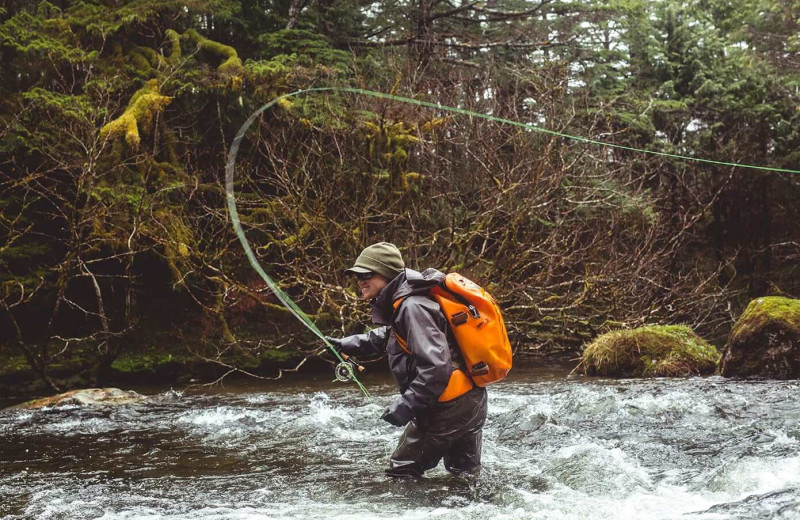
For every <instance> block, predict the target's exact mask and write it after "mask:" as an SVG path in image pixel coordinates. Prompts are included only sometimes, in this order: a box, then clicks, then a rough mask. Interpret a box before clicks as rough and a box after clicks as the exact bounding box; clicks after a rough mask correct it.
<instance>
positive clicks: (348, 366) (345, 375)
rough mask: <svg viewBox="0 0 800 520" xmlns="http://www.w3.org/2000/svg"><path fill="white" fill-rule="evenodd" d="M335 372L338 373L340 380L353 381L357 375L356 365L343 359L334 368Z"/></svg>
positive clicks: (337, 376) (337, 377)
mask: <svg viewBox="0 0 800 520" xmlns="http://www.w3.org/2000/svg"><path fill="white" fill-rule="evenodd" d="M333 373H334V374H335V375H336V379H337V380H338V381H342V382H347V381H352V380H353V379H355V377H356V367H355V366H354V365H353V364H352V363H350V362H348V361H342V362H341V363H339V364H338V365H336V368H334V369H333Z"/></svg>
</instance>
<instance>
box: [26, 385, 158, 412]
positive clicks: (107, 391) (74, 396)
mask: <svg viewBox="0 0 800 520" xmlns="http://www.w3.org/2000/svg"><path fill="white" fill-rule="evenodd" d="M144 398H145V397H144V396H143V395H141V394H137V393H136V392H134V391H132V390H120V389H119V388H86V389H83V390H71V391H69V392H65V393H63V394H58V395H52V396H50V397H43V398H41V399H34V400H32V401H27V402H25V403H22V404H18V405H16V406H12V407H11V408H17V409H24V410H32V409H35V408H43V407H45V406H63V405H69V404H72V405H80V406H107V405H120V404H131V403H137V402H139V401H141V400H143V399H144Z"/></svg>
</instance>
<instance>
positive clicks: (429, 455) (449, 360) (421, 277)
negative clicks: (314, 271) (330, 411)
mask: <svg viewBox="0 0 800 520" xmlns="http://www.w3.org/2000/svg"><path fill="white" fill-rule="evenodd" d="M345 273H347V274H350V275H353V276H355V277H356V278H357V279H358V287H359V289H360V290H361V297H362V298H363V299H365V300H369V302H370V305H371V307H372V322H373V323H375V324H377V325H381V327H378V328H376V329H373V330H371V331H369V332H368V333H366V334H356V335H353V336H348V337H346V338H342V339H336V338H328V340H330V341H331V343H332V344H333V345H334V347H336V348H339V349H341V351H342V352H344V353H345V354H348V355H356V356H358V355H367V354H374V353H376V352H377V353H380V354H383V353H385V354H386V355H387V358H388V361H389V368H390V369H391V371H392V375H393V376H394V378H395V380H396V381H397V385H398V387H399V390H400V395H399V396H398V397H397V398H396V399H395V401H394V402H393V403H392V404H391V405H390V406H389V407H388V408H387V409H386V411H385V412H384V413H383V415H382V416H381V419H383V420H385V421H386V422H388V423H390V424H393V425H394V426H405V431H404V432H403V435H402V436H401V437H400V444H399V445H398V446H397V449H396V450H395V451H394V453H393V454H392V456H391V459H390V460H389V467H388V468H387V469H386V473H387V475H390V476H392V477H421V476H422V474H423V472H424V471H426V470H429V469H432V468H435V467H436V465H437V464H439V461H440V460H442V459H444V465H445V468H447V470H448V471H450V472H452V473H455V474H459V473H463V472H468V473H472V474H476V473H477V472H478V470H479V469H480V463H481V444H482V429H483V423H484V422H485V420H486V410H487V403H486V389H485V388H481V387H478V386H476V385H474V384H473V382H472V381H471V380H470V378H469V376H467V375H466V374H467V372H466V371H465V370H464V368H465V367H464V361H463V359H462V356H461V353H460V351H459V349H458V344H457V343H456V341H455V338H454V337H453V334H452V332H451V331H450V329H449V326H448V323H447V321H446V319H445V316H444V314H443V313H442V310H441V308H440V307H439V304H438V303H436V301H434V300H433V299H432V298H431V297H430V296H429V291H430V289H431V288H432V287H434V286H436V285H437V284H439V283H440V282H441V281H442V280H443V279H444V277H445V275H444V274H443V273H441V272H439V271H437V270H435V269H426V270H425V271H423V272H422V273H419V272H417V271H413V270H411V269H406V268H405V264H404V263H403V258H402V256H401V255H400V251H399V250H398V249H397V247H395V246H394V245H393V244H390V243H388V242H380V243H377V244H373V245H371V246H369V247H367V248H366V249H364V250H363V251H362V252H361V254H360V255H359V256H358V258H357V259H356V261H355V264H354V265H353V267H351V268H350V269H347V270H346V271H345Z"/></svg>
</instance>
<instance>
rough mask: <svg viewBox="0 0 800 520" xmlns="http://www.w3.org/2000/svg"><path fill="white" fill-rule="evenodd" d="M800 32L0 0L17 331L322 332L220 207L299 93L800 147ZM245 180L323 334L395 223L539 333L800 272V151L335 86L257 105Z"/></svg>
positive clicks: (196, 338) (672, 16) (563, 343)
mask: <svg viewBox="0 0 800 520" xmlns="http://www.w3.org/2000/svg"><path fill="white" fill-rule="evenodd" d="M795 3H796V2H795ZM799 29H800V28H799V27H798V18H797V10H796V5H794V3H792V2H788V3H787V2H786V1H783V0H733V1H723V0H702V1H701V0H697V1H691V2H677V1H674V0H656V1H646V0H614V1H612V2H597V1H594V0H592V1H587V2H580V3H575V2H560V1H546V2H540V3H534V4H532V3H530V2H525V1H523V0H504V1H499V2H487V3H475V2H468V3H460V4H451V3H447V2H438V1H433V0H421V1H419V2H413V3H397V2H360V1H359V2H352V1H344V0H317V1H312V2H301V1H296V0H254V1H248V2H244V1H241V0H186V1H177V0H124V1H111V0H66V1H60V2H55V1H46V0H15V1H12V2H6V4H5V5H4V7H3V8H2V9H0V56H2V59H3V63H4V65H5V67H4V72H3V75H2V78H1V79H0V162H1V163H2V167H0V187H1V188H0V302H1V303H0V331H2V337H3V339H4V342H3V343H2V345H1V346H0V348H1V349H2V351H0V352H4V353H8V356H10V359H12V358H13V359H15V360H19V359H25V361H26V363H27V364H28V365H29V366H30V368H31V370H33V371H34V372H35V373H36V374H37V376H38V377H40V378H41V380H42V381H45V382H46V383H47V384H48V385H50V386H52V387H58V386H68V385H71V384H75V382H76V381H77V380H76V379H69V378H70V377H79V378H82V380H83V381H98V380H100V379H102V378H103V377H104V376H105V375H107V374H108V371H109V370H110V369H111V367H112V364H113V363H114V361H115V360H116V359H118V357H119V356H120V355H123V358H122V359H124V360H125V362H126V363H128V364H130V363H133V364H135V363H134V362H133V361H131V360H132V359H133V358H132V357H131V356H135V353H136V351H137V349H139V348H140V347H141V345H140V344H139V342H137V337H139V336H140V335H142V334H146V333H149V332H152V331H160V332H164V334H166V335H167V336H168V337H169V338H170V339H168V340H167V339H163V341H173V342H176V343H179V344H181V345H184V347H182V348H184V350H185V351H186V352H185V353H186V354H187V355H189V354H191V355H193V356H195V357H198V358H203V359H207V360H211V361H213V362H219V363H225V364H226V365H225V366H229V365H230V366H235V365H236V362H237V360H242V359H250V360H253V359H255V360H260V359H264V356H265V352H270V351H271V349H274V348H275V347H276V346H280V345H284V344H291V347H292V349H293V351H299V352H304V353H309V354H310V353H313V352H315V349H316V348H317V345H315V344H313V343H311V342H312V341H313V339H312V338H308V337H306V336H304V335H303V334H302V333H301V332H300V329H298V328H297V327H298V326H297V324H296V323H294V322H293V321H292V320H291V319H290V317H288V316H287V314H286V312H285V310H284V309H283V308H282V307H281V306H279V305H277V304H276V302H275V301H274V299H273V298H272V297H271V296H270V295H269V294H268V292H265V290H264V288H263V286H262V285H261V284H260V282H259V281H258V279H257V278H255V276H254V274H253V273H252V272H251V270H250V268H249V266H248V263H247V261H246V259H245V258H244V257H243V254H242V252H241V250H240V248H238V246H237V243H236V239H235V237H234V236H232V232H231V229H230V224H229V222H228V221H227V216H226V214H225V194H224V190H223V186H222V177H223V168H224V164H225V160H226V158H227V147H228V146H229V144H230V142H231V140H232V138H233V136H234V135H235V132H236V131H237V129H238V128H239V126H240V125H241V124H242V122H243V121H244V120H245V119H246V118H247V117H248V115H249V114H251V113H252V112H253V111H254V110H256V109H257V108H258V107H260V106H262V104H264V103H265V102H267V101H269V100H271V99H273V98H275V97H277V96H279V95H282V94H286V93H289V92H292V91H295V90H298V89H303V88H308V87H314V86H350V87H352V86H355V87H362V88H368V89H371V90H377V91H382V92H387V93H394V94H398V95H403V96H407V97H416V98H419V99H424V100H426V101H434V102H440V103H443V104H447V105H452V106H458V107H461V108H465V109H469V110H475V111H479V112H484V113H491V114H493V115H497V116H500V117H507V118H511V119H514V120H518V121H525V122H529V123H532V124H536V125H539V126H542V127H544V128H547V129H550V130H555V131H559V132H565V133H571V134H575V135H580V136H584V137H587V138H590V139H595V140H601V141H608V142H613V143H616V144H621V145H625V146H633V147H643V148H648V149H652V150H657V151H664V152H671V153H679V154H684V155H690V156H697V157H703V158H708V159H717V160H723V161H738V162H746V163H757V164H761V165H768V166H770V165H771V166H775V167H782V168H793V169H798V168H800V110H798V108H797V107H798V106H800V37H799V36H798V34H800V30H799ZM236 176H237V177H236V191H237V204H238V205H239V207H240V212H241V215H242V220H243V223H244V224H245V226H246V228H247V233H248V238H249V240H251V241H252V242H253V244H254V246H255V249H256V251H257V254H258V255H259V258H260V261H261V262H262V263H263V264H264V265H265V267H266V268H267V270H268V271H269V272H270V273H274V274H275V276H276V278H277V279H278V280H280V281H281V282H282V283H283V284H284V286H285V288H286V289H287V290H288V292H289V293H290V294H291V295H292V297H293V298H295V299H296V300H297V301H298V302H299V304H300V305H301V306H302V307H303V308H304V309H305V310H306V311H307V312H308V313H309V314H310V315H312V317H314V318H315V319H317V320H319V323H320V326H322V327H327V328H328V329H331V330H332V329H339V330H342V331H347V332H349V331H351V330H353V331H355V330H357V327H355V326H353V325H351V324H353V323H357V322H359V321H362V322H365V321H367V316H366V315H365V313H364V310H363V305H362V304H360V303H359V302H357V301H356V296H355V293H354V292H353V291H351V290H350V289H343V288H342V286H346V285H347V284H348V281H347V280H344V279H342V278H341V269H342V268H343V267H345V266H346V265H347V263H348V262H349V261H350V260H351V259H352V258H354V257H355V255H357V253H358V252H359V251H360V249H361V248H362V247H363V246H365V245H367V244H368V243H370V242H373V241H379V240H389V241H394V242H396V243H397V244H398V245H400V247H401V250H402V251H403V253H404V255H405V256H406V258H407V261H408V263H409V265H412V266H417V267H420V268H424V267H429V266H432V267H438V268H441V269H445V270H455V269H457V270H460V271H462V272H464V274H466V275H469V276H471V277H473V278H475V279H477V280H479V281H481V282H482V283H483V284H484V285H485V286H487V287H488V288H489V289H490V291H491V292H492V293H493V294H495V295H496V296H497V297H498V298H499V300H500V301H501V303H502V304H503V306H504V309H505V312H506V313H507V315H508V316H507V320H506V321H507V323H508V324H509V327H510V329H511V333H512V337H513V338H514V340H515V342H516V343H517V345H518V350H517V351H518V352H520V353H522V352H530V353H534V354H535V353H547V354H549V355H553V354H564V355H569V356H573V355H574V354H575V352H577V351H579V350H580V349H581V348H582V346H583V345H584V344H585V343H587V342H588V341H591V340H592V339H593V338H595V337H596V336H597V335H598V334H601V333H604V332H607V331H609V330H614V329H617V328H619V324H620V323H626V324H630V325H642V324H644V323H650V322H652V321H653V320H656V319H657V320H660V321H661V322H664V323H689V324H691V325H692V327H693V328H694V329H696V330H698V331H699V332H701V333H702V334H704V335H707V336H708V337H710V338H712V339H713V340H714V341H722V339H723V338H724V337H725V336H726V335H727V332H728V331H729V329H730V327H731V325H732V323H731V318H730V316H731V309H741V308H743V307H744V306H745V305H746V303H747V302H748V301H749V300H750V299H751V298H752V297H758V296H764V295H768V294H782V295H788V296H792V295H793V296H795V297H796V296H797V293H798V291H800V277H799V275H800V272H799V271H798V266H800V262H798V259H800V245H798V241H797V237H798V236H800V226H799V225H798V222H800V206H798V205H797V204H796V200H797V198H798V195H800V179H798V178H797V176H792V175H788V174H770V173H766V172H754V171H749V170H741V169H731V168H726V167H719V166H709V165H702V164H695V163H690V162H685V161H678V160H674V159H669V158H663V157H653V156H644V155H642V154H639V153H635V152H631V151H626V150H620V149H607V148H602V147H596V146H591V145H588V144H586V143H581V142H573V141H569V140H565V139H562V138H559V137H554V136H549V135H545V134H540V133H534V132H525V131H522V130H520V129H518V128H517V129H510V128H508V127H503V126H501V125H497V124H493V123H488V122H485V121H471V120H469V118H463V117H455V116H452V115H445V114H442V113H439V112H438V111H435V110H432V109H419V108H416V107H411V106H405V105H401V104H398V103H394V102H389V101H385V100H375V99H368V98H364V97H358V96H352V95H345V94H333V93H331V94H326V95H311V94H309V95H304V96H298V97H293V98H291V99H286V100H284V101H282V102H281V103H280V104H279V105H278V106H276V107H275V108H274V109H273V110H271V111H270V112H267V113H265V114H263V115H262V116H261V118H260V120H259V124H258V125H254V127H253V128H252V129H251V131H250V133H249V134H248V135H247V137H246V139H245V141H244V143H243V147H242V150H241V152H240V155H239V160H238V162H237V171H236ZM170 334H171V336H170ZM264 338H268V340H264V341H262V340H263V339H264ZM150 347H151V346H148V348H150ZM3 355H5V354H3ZM270 355H272V354H270ZM278 357H281V356H278ZM248 363H249V362H248ZM65 367H78V368H76V369H74V370H73V369H69V370H67V368H65ZM248 367H250V365H248ZM70 371H71V372H70ZM65 374H66V375H65Z"/></svg>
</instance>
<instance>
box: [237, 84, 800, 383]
mask: <svg viewBox="0 0 800 520" xmlns="http://www.w3.org/2000/svg"><path fill="white" fill-rule="evenodd" d="M309 92H349V93H351V94H360V95H365V96H372V97H375V98H380V99H388V100H392V101H398V102H401V103H409V104H412V105H417V106H421V107H427V108H433V109H436V110H442V111H445V112H452V113H455V114H461V115H465V116H470V117H478V118H481V119H486V120H488V121H494V122H497V123H503V124H507V125H512V126H516V127H520V128H524V129H526V130H530V131H534V132H541V133H544V134H549V135H553V136H557V137H562V138H565V139H570V140H573V141H579V142H584V143H589V144H594V145H598V146H606V147H609V148H617V149H620V150H628V151H632V152H638V153H644V154H649V155H660V156H662V157H671V158H673V159H680V160H685V161H694V162H701V163H706V164H716V165H719V166H732V167H736V168H751V169H754V170H765V171H771V172H781V173H800V170H791V169H787V168H773V167H771V166H757V165H753V164H742V163H734V162H725V161H715V160H711V159H703V158H700V157H691V156H688V155H679V154H673V153H667V152H658V151H654V150H645V149H641V148H634V147H631V146H623V145H620V144H614V143H607V142H604V141H597V140H595V139H589V138H586V137H581V136H576V135H570V134H565V133H563V132H556V131H553V130H548V129H546V128H541V127H538V126H536V125H532V124H530V123H522V122H519V121H513V120H510V119H504V118H502V117H497V116H492V115H489V114H481V113H478V112H472V111H470V110H465V109H463V108H456V107H450V106H447V105H440V104H438V103H430V102H427V101H420V100H418V99H411V98H406V97H402V96H395V95H392V94H384V93H382V92H375V91H372V90H364V89H359V88H351V87H316V88H308V89H302V90H297V91H295V92H291V93H289V94H284V95H282V96H279V97H276V98H275V99H273V100H272V101H270V102H269V103H267V104H265V105H263V106H262V107H261V108H259V109H258V110H256V111H255V112H253V113H252V114H250V117H248V118H247V120H246V121H245V122H244V124H243V125H242V126H241V127H240V128H239V131H238V132H237V134H236V137H235V138H234V139H233V142H232V143H231V147H230V151H229V153H228V162H227V164H226V165H225V194H226V198H227V203H228V213H229V214H230V217H231V223H232V224H233V229H234V231H235V232H236V236H238V237H239V242H241V244H242V247H243V248H244V251H245V253H246V254H247V258H248V260H249V261H250V265H252V266H253V269H255V270H256V272H257V273H258V274H259V276H261V278H262V279H263V280H264V281H265V282H266V283H267V286H268V287H269V288H270V290H271V291H272V292H273V294H275V296H276V297H277V298H278V300H279V301H280V302H281V303H282V304H283V305H284V306H285V307H286V308H287V309H289V311H290V312H291V313H292V314H293V315H294V316H295V317H297V319H299V320H300V322H301V323H303V325H305V326H306V327H307V328H308V329H309V330H310V331H311V332H313V333H314V334H316V335H317V336H318V337H319V338H320V339H321V340H322V341H323V342H324V343H325V345H327V346H328V348H329V349H330V350H331V352H333V354H334V355H335V356H336V358H337V359H339V361H340V362H342V363H345V360H344V359H343V358H342V356H341V355H340V354H339V352H337V351H336V349H335V348H333V346H332V345H331V344H330V342H328V340H326V339H325V336H324V335H323V334H322V332H320V330H319V329H318V328H317V326H316V325H315V324H314V322H313V321H312V320H311V318H309V317H308V315H307V314H306V313H305V312H303V310H302V309H300V307H298V306H297V304H295V303H294V301H292V299H291V298H290V297H289V295H287V294H286V293H285V292H284V291H283V290H281V288H280V287H278V284H276V283H275V281H274V280H272V278H270V277H269V275H268V274H267V273H266V272H265V271H264V269H263V268H262V267H261V264H259V262H258V259H257V258H256V255H255V253H254V252H253V250H252V249H251V247H250V244H249V242H248V241H247V238H246V237H245V234H244V230H243V229H242V225H241V221H240V220H239V213H238V212H237V211H236V198H235V196H234V189H233V170H234V166H235V164H236V155H237V154H238V152H239V146H240V145H241V142H242V139H243V138H244V136H245V134H246V133H247V130H248V129H249V128H250V126H251V125H252V124H253V122H254V121H255V120H256V118H257V117H258V116H259V115H261V114H262V113H263V112H264V111H266V110H267V109H269V108H270V107H272V106H273V105H275V104H276V103H277V102H278V101H280V100H282V99H286V98H290V97H293V96H297V95H300V94H305V93H309ZM352 381H354V382H355V383H356V384H357V385H358V387H359V388H360V389H361V391H362V392H364V394H365V395H367V396H369V392H367V389H366V388H364V385H362V384H361V382H359V381H358V378H357V377H356V376H355V372H353V377H352Z"/></svg>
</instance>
